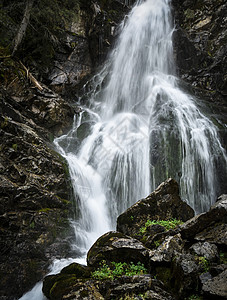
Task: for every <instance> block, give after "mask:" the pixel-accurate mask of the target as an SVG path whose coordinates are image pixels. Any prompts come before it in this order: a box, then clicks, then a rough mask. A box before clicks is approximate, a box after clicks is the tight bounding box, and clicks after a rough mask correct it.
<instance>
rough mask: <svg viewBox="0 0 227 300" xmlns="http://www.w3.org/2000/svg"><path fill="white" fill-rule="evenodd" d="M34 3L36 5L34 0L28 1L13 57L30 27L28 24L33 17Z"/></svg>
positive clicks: (15, 42) (15, 40) (15, 41)
mask: <svg viewBox="0 0 227 300" xmlns="http://www.w3.org/2000/svg"><path fill="white" fill-rule="evenodd" d="M33 3H34V0H27V3H26V7H25V11H24V16H23V19H22V22H21V24H20V28H19V30H18V32H17V35H16V37H15V39H14V46H13V52H12V55H14V54H15V52H16V51H17V49H18V47H19V45H20V43H21V41H22V39H23V37H24V35H25V32H26V29H27V26H28V23H29V19H30V16H31V10H32V7H33Z"/></svg>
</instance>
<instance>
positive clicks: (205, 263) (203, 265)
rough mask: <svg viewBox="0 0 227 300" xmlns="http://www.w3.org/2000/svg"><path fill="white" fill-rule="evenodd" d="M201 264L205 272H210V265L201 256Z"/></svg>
mask: <svg viewBox="0 0 227 300" xmlns="http://www.w3.org/2000/svg"><path fill="white" fill-rule="evenodd" d="M199 264H200V265H201V266H202V268H203V269H204V272H208V271H209V267H210V263H209V261H208V260H207V259H206V258H205V257H204V256H199Z"/></svg>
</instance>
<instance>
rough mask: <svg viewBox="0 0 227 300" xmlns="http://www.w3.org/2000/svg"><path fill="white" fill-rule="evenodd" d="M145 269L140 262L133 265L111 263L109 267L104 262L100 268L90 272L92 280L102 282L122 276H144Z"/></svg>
mask: <svg viewBox="0 0 227 300" xmlns="http://www.w3.org/2000/svg"><path fill="white" fill-rule="evenodd" d="M146 272H147V269H146V268H145V267H144V265H143V264H142V263H140V262H138V263H137V264H134V263H133V262H131V263H129V264H127V263H125V262H124V263H122V262H111V263H110V264H109V265H108V264H107V263H106V261H102V262H101V263H100V267H99V268H98V269H97V270H96V271H94V272H92V278H94V279H98V280H103V279H111V280H113V279H114V278H116V277H121V276H123V275H126V276H134V275H140V274H145V273H146Z"/></svg>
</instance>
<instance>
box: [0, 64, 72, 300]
mask: <svg viewBox="0 0 227 300" xmlns="http://www.w3.org/2000/svg"><path fill="white" fill-rule="evenodd" d="M6 73H7V70H6V69H5V74H6ZM8 76H12V73H10V72H9V70H8ZM14 79H15V80H14V83H13V84H12V85H11V88H8V89H7V91H6V89H4V88H1V89H0V149H1V151H0V199H1V201H0V233H1V234H0V245H1V263H0V275H1V278H4V279H3V280H1V283H0V299H14V298H15V297H19V296H21V295H22V294H23V293H24V292H25V291H26V290H28V289H30V288H32V287H33V286H34V284H35V283H36V282H37V281H39V280H40V279H41V278H42V277H43V276H44V274H45V273H46V271H47V268H48V266H49V264H50V260H51V259H52V257H53V256H56V255H57V256H58V255H63V256H67V255H68V253H69V251H70V247H69V243H68V242H67V241H66V240H64V239H65V237H66V234H68V233H69V228H70V227H69V223H68V217H69V210H70V209H71V207H72V205H71V203H70V201H71V187H70V178H69V174H68V167H67V164H66V162H65V161H64V160H63V158H61V157H60V155H59V154H57V153H56V152H55V151H54V149H53V146H51V144H50V140H52V139H53V137H54V136H57V135H59V134H62V133H63V132H65V130H67V126H69V125H70V126H71V124H72V118H73V115H74V112H73V109H72V108H71V107H70V106H69V105H68V104H67V103H66V102H65V101H64V100H63V99H62V98H61V97H59V96H57V95H56V94H55V93H53V92H52V91H50V90H49V89H48V88H46V87H43V91H39V90H37V91H36V90H34V89H31V88H30V87H29V86H28V85H27V86H26V84H25V85H24V86H23V88H22V86H21V82H17V81H16V77H15V78H14ZM64 120H65V121H66V122H65V123H64ZM60 240H61V243H60ZM6 270H8V271H6ZM9 270H13V271H9ZM12 282H13V283H14V284H13V285H12Z"/></svg>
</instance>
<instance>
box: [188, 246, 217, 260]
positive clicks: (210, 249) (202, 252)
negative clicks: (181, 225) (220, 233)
mask: <svg viewBox="0 0 227 300" xmlns="http://www.w3.org/2000/svg"><path fill="white" fill-rule="evenodd" d="M189 250H191V252H192V253H194V254H196V255H198V256H203V257H205V258H206V259H207V260H208V261H210V262H217V261H218V258H219V255H218V247H217V246H216V245H214V244H210V243H208V242H204V243H202V242H198V243H195V244H193V245H192V246H191V247H190V248H189Z"/></svg>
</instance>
